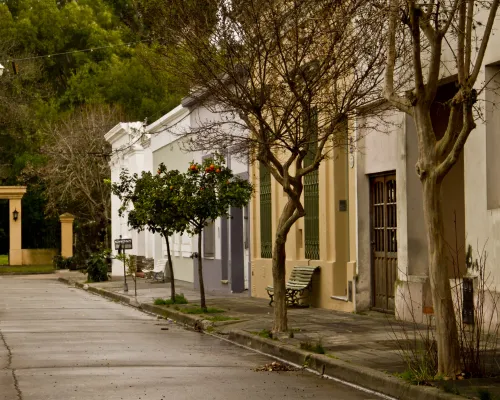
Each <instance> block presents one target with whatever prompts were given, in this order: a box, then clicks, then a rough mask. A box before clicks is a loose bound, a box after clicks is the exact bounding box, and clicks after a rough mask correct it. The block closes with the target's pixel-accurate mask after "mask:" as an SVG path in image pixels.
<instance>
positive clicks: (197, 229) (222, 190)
mask: <svg viewBox="0 0 500 400" xmlns="http://www.w3.org/2000/svg"><path fill="white" fill-rule="evenodd" d="M182 177H183V179H182V183H181V185H182V186H181V189H180V191H179V192H178V195H179V200H178V201H179V203H178V204H180V205H181V206H182V210H183V214H184V215H185V217H186V219H187V221H188V222H189V228H188V231H189V232H190V233H192V234H195V235H198V278H199V284H200V297H201V304H200V306H201V308H202V309H203V311H205V312H206V311H207V304H206V300H205V285H204V283H203V261H202V259H203V257H202V252H201V247H202V235H203V229H204V228H205V226H207V225H208V224H209V223H211V222H213V221H215V220H216V219H217V218H219V217H229V212H230V208H231V207H236V208H241V207H244V206H245V205H247V204H248V202H249V201H250V198H251V196H252V185H251V184H250V183H249V182H248V181H246V180H243V179H241V178H239V177H237V176H235V175H234V174H233V172H232V171H231V170H230V169H229V168H227V167H226V166H225V161H224V158H223V157H221V156H218V157H215V158H206V159H205V160H203V162H202V163H201V164H199V163H195V162H192V163H191V164H190V166H189V169H188V172H186V173H184V174H183V175H182Z"/></svg>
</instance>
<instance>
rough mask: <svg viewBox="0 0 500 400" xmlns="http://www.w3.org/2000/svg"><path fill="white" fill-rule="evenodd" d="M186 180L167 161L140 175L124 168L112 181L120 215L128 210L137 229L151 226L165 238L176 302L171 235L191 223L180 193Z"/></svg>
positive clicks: (152, 229) (132, 223) (129, 221)
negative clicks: (131, 173) (132, 173)
mask: <svg viewBox="0 0 500 400" xmlns="http://www.w3.org/2000/svg"><path fill="white" fill-rule="evenodd" d="M183 181H184V179H183V176H182V175H181V174H180V173H179V171H177V170H173V171H167V169H166V167H165V165H163V164H161V165H160V167H159V168H158V171H157V174H155V175H153V174H152V173H150V172H144V171H143V172H142V173H141V175H140V176H139V175H137V174H134V175H130V174H129V173H128V172H127V171H122V173H121V174H120V181H119V182H116V183H113V184H112V185H111V191H112V192H113V194H115V195H116V196H118V198H119V199H120V201H121V207H120V209H119V214H120V216H123V215H125V214H128V217H127V218H128V219H127V222H128V225H129V226H130V227H131V228H133V229H136V230H138V231H142V230H144V229H148V230H149V231H151V232H153V233H159V234H160V235H161V236H162V237H163V238H164V239H165V242H166V245H167V257H168V264H169V269H170V277H171V279H170V288H171V291H170V294H171V299H172V301H173V302H175V282H174V269H173V263H172V257H171V252H170V244H169V241H168V238H169V236H171V235H173V234H174V233H176V232H184V231H185V230H186V229H187V226H188V221H187V219H186V217H185V215H184V212H185V210H184V209H183V207H182V204H181V201H182V197H181V196H180V192H181V190H182V189H183Z"/></svg>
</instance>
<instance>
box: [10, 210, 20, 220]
mask: <svg viewBox="0 0 500 400" xmlns="http://www.w3.org/2000/svg"><path fill="white" fill-rule="evenodd" d="M12 216H13V217H14V221H17V219H18V218H19V211H17V209H15V210H14V211H12Z"/></svg>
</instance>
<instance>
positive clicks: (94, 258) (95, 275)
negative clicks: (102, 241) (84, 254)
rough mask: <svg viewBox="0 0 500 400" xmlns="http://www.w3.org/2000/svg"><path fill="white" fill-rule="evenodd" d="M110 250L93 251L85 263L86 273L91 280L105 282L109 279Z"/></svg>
mask: <svg viewBox="0 0 500 400" xmlns="http://www.w3.org/2000/svg"><path fill="white" fill-rule="evenodd" d="M109 254H110V251H109V250H101V251H98V252H95V253H91V254H90V256H89V258H88V259H87V262H86V263H85V266H86V268H85V273H86V274H87V279H88V281H89V282H104V281H107V280H108V262H107V258H108V256H109Z"/></svg>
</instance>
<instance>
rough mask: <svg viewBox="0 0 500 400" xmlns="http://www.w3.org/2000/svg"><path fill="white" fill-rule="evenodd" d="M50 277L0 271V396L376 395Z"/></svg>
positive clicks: (10, 399)
mask: <svg viewBox="0 0 500 400" xmlns="http://www.w3.org/2000/svg"><path fill="white" fill-rule="evenodd" d="M47 278H48V277H47ZM47 278H32V277H29V278H28V277H22V278H14V277H0V336H1V337H0V342H1V343H0V368H1V370H0V387H1V390H0V400H16V399H18V400H35V399H43V400H50V399H62V400H70V399H86V400H88V399H106V400H115V399H116V400H118V399H124V400H138V399H140V400H149V399H155V400H161V399H175V400H183V399H238V398H240V399H270V400H274V399H312V398H314V399H318V400H320V399H349V400H351V399H352V400H358V399H359V400H361V399H363V400H366V399H375V398H377V397H376V396H375V395H373V394H370V393H366V392H362V391H358V390H356V389H353V388H351V387H348V386H345V385H342V384H339V383H336V382H333V381H330V380H327V379H322V378H319V377H318V376H315V375H313V374H310V373H307V372H302V371H300V372H258V371H255V369H256V368H258V367H261V366H263V365H265V364H266V363H269V362H271V361H272V360H271V359H268V358H266V357H264V356H261V355H259V354H257V353H254V352H252V351H249V350H245V349H243V348H240V347H237V346H235V345H232V344H230V343H227V342H224V341H221V340H219V339H217V338H214V337H211V336H209V335H205V334H201V333H197V332H192V331H188V330H185V329H183V328H182V327H179V326H176V325H175V324H173V323H169V321H166V320H158V319H157V318H155V317H152V316H149V315H147V314H144V313H142V312H140V311H138V310H136V309H134V308H132V307H127V306H124V305H121V304H118V303H114V302H111V301H108V300H106V299H104V298H101V297H99V296H95V295H92V294H90V293H87V292H85V291H83V290H80V289H75V288H73V287H69V286H66V285H64V284H61V283H59V282H57V281H55V279H47Z"/></svg>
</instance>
